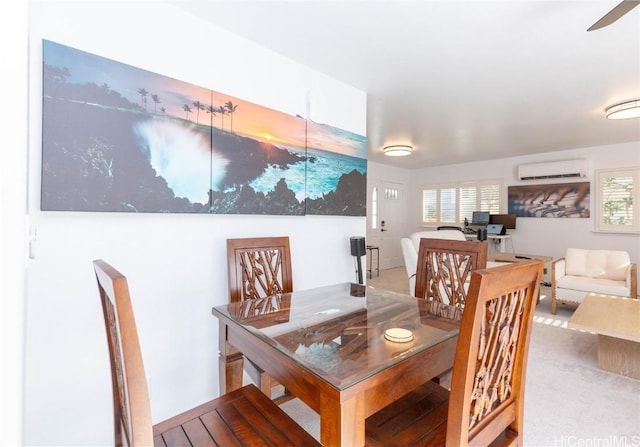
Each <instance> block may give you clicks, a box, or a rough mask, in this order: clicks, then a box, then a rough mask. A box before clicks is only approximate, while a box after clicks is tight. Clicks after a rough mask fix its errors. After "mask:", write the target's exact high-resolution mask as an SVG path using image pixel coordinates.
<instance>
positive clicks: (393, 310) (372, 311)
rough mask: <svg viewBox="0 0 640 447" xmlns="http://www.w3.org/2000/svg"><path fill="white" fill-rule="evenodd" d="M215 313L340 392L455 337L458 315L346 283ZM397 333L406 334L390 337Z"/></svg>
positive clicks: (441, 306)
mask: <svg viewBox="0 0 640 447" xmlns="http://www.w3.org/2000/svg"><path fill="white" fill-rule="evenodd" d="M216 313H219V314H221V315H224V316H226V317H228V318H230V319H231V320H233V321H235V322H236V323H238V324H239V325H241V326H242V327H244V328H245V329H247V330H248V331H250V332H251V333H253V334H254V335H255V336H256V337H259V338H260V339H262V340H264V341H265V342H266V343H268V344H269V345H271V346H272V347H274V348H275V349H277V350H278V351H280V352H282V353H283V354H285V355H287V356H288V357H289V358H291V359H293V360H294V361H296V362H298V363H299V364H301V365H303V366H304V367H305V368H306V369H307V370H309V371H310V372H312V373H313V374H316V375H317V376H318V377H320V378H321V379H323V380H325V381H326V382H328V383H330V384H331V385H333V386H334V387H336V388H338V389H340V390H343V389H346V388H348V387H349V386H351V385H353V384H355V383H357V382H359V381H361V380H363V379H365V378H367V377H370V376H371V375H373V374H376V373H377V372H379V371H381V370H383V369H385V368H388V367H390V366H392V365H394V364H396V363H398V362H400V361H402V360H404V359H406V358H408V357H410V356H412V355H415V354H417V353H420V352H422V351H424V350H427V349H429V348H431V347H433V346H435V345H437V344H439V343H442V342H444V341H446V340H449V339H450V338H452V337H456V336H457V334H458V330H459V326H460V321H459V320H460V318H461V316H462V309H461V308H456V307H452V306H448V305H445V304H442V303H439V302H433V301H427V300H424V299H417V298H414V297H411V296H408V295H403V294H399V293H395V292H391V291H388V290H384V289H378V288H374V287H370V286H363V285H360V284H353V283H343V284H336V285H331V286H326V287H319V288H315V289H309V290H303V291H298V292H293V293H286V294H280V295H274V296H271V297H267V298H260V299H255V300H245V301H242V302H238V303H230V304H226V305H223V306H218V307H215V308H214V314H216ZM397 328H400V329H404V331H389V329H397ZM407 331H410V332H407ZM385 333H386V334H387V336H386V337H385ZM394 335H395V336H396V337H394ZM392 340H393V341H392Z"/></svg>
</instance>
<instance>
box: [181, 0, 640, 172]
mask: <svg viewBox="0 0 640 447" xmlns="http://www.w3.org/2000/svg"><path fill="white" fill-rule="evenodd" d="M171 3H173V4H176V5H178V6H179V7H181V8H183V9H184V10H186V11H188V12H191V13H193V14H195V15H197V16H198V17H200V18H202V19H204V20H207V21H209V22H211V23H213V24H215V25H217V26H220V27H222V28H225V29H228V30H230V31H232V32H233V33H235V34H237V35H240V36H243V37H245V38H247V39H249V40H251V41H254V42H256V43H257V44H259V45H261V46H263V47H266V48H269V49H271V50H273V51H275V52H277V53H279V54H282V55H284V56H287V57H289V58H291V59H293V60H295V61H298V62H300V63H302V64H304V65H306V66H308V67H311V68H313V69H315V70H317V71H319V72H322V73H325V74H327V75H328V76H330V77H332V78H334V79H337V80H340V81H342V82H344V83H346V84H349V85H351V86H353V87H356V88H358V89H360V90H363V91H366V92H367V110H368V111H367V136H368V138H369V160H370V161H375V162H379V163H384V164H388V165H394V166H398V167H402V168H420V167H426V166H439V165H446V164H451V163H461V162H468V161H477V160H486V159H495V158H503V157H509V156H516V155H524V154H533V153H540V152H551V151H559V150H565V149H572V148H583V147H592V146H601V145H609V144H617V143H624V142H631V141H637V142H638V148H639V151H640V120H637V119H635V120H617V121H612V120H607V119H605V117H604V108H605V107H606V106H608V105H611V104H614V103H617V102H620V101H623V100H626V99H633V98H640V7H637V8H635V9H633V10H632V11H631V12H629V13H627V14H626V15H625V16H623V17H622V18H621V19H619V20H618V21H617V22H615V23H613V24H612V25H610V26H608V27H605V28H602V29H600V30H596V31H591V32H587V31H586V30H587V28H588V27H589V26H591V25H592V24H593V23H594V22H596V21H597V20H598V19H600V18H601V17H602V16H603V15H604V14H606V13H607V12H608V11H610V10H611V9H612V8H613V7H614V6H616V5H617V4H618V3H619V0H598V1H575V0H573V1H560V0H555V1H540V0H535V1H529V0H521V1H519V0H512V1H482V0H477V1H445V0H440V1H433V0H432V1H426V0H423V1H398V0H396V1H392V0H387V1H355V0H351V1H344V0H343V1H326V0H325V1H302V0H298V1H293V0H289V1H275V0H263V1H238V0H235V1H206V2H205V1H189V0H182V1H176V2H171ZM336 107H339V104H337V105H336ZM389 144H410V145H412V146H413V147H414V153H413V154H412V155H410V156H408V157H385V156H384V155H382V147H383V146H386V145H389ZM639 154H640V152H639ZM639 159H640V155H639ZM636 162H638V163H640V160H637V161H636Z"/></svg>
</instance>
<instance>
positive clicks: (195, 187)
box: [134, 120, 229, 203]
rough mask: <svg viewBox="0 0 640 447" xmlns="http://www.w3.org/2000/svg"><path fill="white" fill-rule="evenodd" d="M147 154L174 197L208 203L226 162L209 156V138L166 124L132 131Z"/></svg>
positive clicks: (153, 122)
mask: <svg viewBox="0 0 640 447" xmlns="http://www.w3.org/2000/svg"><path fill="white" fill-rule="evenodd" d="M134 131H135V133H136V135H137V136H138V137H139V139H140V140H141V141H140V143H141V144H142V145H143V146H144V147H145V148H146V149H147V150H148V157H149V162H150V163H151V166H152V167H153V169H155V170H156V172H157V174H158V175H160V176H161V177H162V178H164V179H165V180H166V182H167V185H168V186H169V187H170V188H171V189H172V190H173V192H174V194H175V195H176V197H186V198H187V199H189V200H190V201H191V202H193V203H195V202H199V203H207V202H208V201H209V196H208V191H209V188H211V189H213V190H218V185H219V183H220V181H221V180H222V179H223V178H224V176H225V174H226V172H227V171H226V166H227V165H228V164H229V161H228V160H227V159H226V158H224V157H222V156H220V155H218V154H216V153H214V152H212V149H211V140H210V138H209V135H205V134H203V133H201V132H197V131H195V130H191V129H189V128H187V127H184V126H181V125H178V124H175V123H171V122H168V121H156V120H150V121H145V122H142V123H138V124H137V125H136V127H135V129H134Z"/></svg>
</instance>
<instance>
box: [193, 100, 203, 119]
mask: <svg viewBox="0 0 640 447" xmlns="http://www.w3.org/2000/svg"><path fill="white" fill-rule="evenodd" d="M192 104H193V107H195V108H196V110H197V112H196V123H197V124H200V110H204V104H202V103H201V102H200V101H193V103H192Z"/></svg>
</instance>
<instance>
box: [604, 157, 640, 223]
mask: <svg viewBox="0 0 640 447" xmlns="http://www.w3.org/2000/svg"><path fill="white" fill-rule="evenodd" d="M638 200H640V168H627V169H603V170H599V171H596V231H602V232H614V233H640V211H639V207H638V206H637V203H639V202H638ZM634 203H636V206H635V207H634V206H633V204H634Z"/></svg>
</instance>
